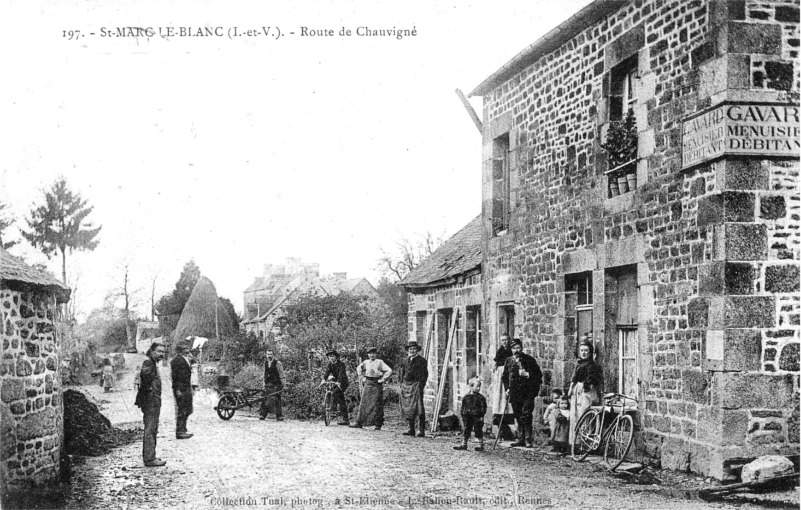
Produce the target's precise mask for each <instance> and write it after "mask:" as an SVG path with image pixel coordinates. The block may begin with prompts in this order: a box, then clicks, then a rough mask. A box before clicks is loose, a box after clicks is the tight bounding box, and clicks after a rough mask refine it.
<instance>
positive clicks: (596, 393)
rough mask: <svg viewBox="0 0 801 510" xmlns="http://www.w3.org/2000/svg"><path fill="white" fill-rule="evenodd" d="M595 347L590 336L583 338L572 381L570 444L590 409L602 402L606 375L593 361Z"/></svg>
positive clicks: (569, 392) (570, 394) (569, 393)
mask: <svg viewBox="0 0 801 510" xmlns="http://www.w3.org/2000/svg"><path fill="white" fill-rule="evenodd" d="M594 351H595V349H594V347H593V345H592V340H591V339H590V337H589V335H586V336H584V337H583V338H582V340H581V344H580V345H579V360H578V365H576V370H575V371H574V372H573V379H572V380H571V381H570V391H568V393H567V395H568V396H569V397H570V444H571V445H572V444H573V441H574V439H575V437H576V424H577V423H578V421H579V419H580V418H581V416H582V415H583V414H584V413H585V412H586V411H587V409H589V408H590V406H593V405H597V404H599V403H600V402H601V392H602V391H603V386H604V375H603V371H602V370H601V367H600V366H599V365H598V364H597V363H596V362H595V360H594V359H593V354H594Z"/></svg>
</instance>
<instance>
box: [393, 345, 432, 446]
mask: <svg viewBox="0 0 801 510" xmlns="http://www.w3.org/2000/svg"><path fill="white" fill-rule="evenodd" d="M406 353H407V355H408V357H407V358H406V360H404V362H403V366H402V367H401V395H400V397H401V398H400V400H401V414H402V415H403V417H404V418H405V419H406V421H407V422H408V423H409V430H408V431H407V432H404V433H403V435H404V436H414V426H415V422H416V421H418V420H419V422H420V432H419V433H418V434H417V437H425V436H426V409H425V407H424V406H423V390H425V387H426V381H428V361H427V360H426V359H425V358H424V357H422V356H420V346H419V345H418V344H417V342H414V341H412V342H409V343H408V345H406Z"/></svg>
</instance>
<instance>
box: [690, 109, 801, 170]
mask: <svg viewBox="0 0 801 510" xmlns="http://www.w3.org/2000/svg"><path fill="white" fill-rule="evenodd" d="M799 133H801V129H800V128H799V111H798V106H793V105H775V104H724V105H721V106H718V107H716V108H713V109H712V110H709V111H708V112H705V113H703V114H701V115H698V116H697V117H693V118H692V119H689V120H687V121H685V122H684V124H683V126H682V142H681V168H682V169H685V168H689V167H691V166H693V165H697V164H698V163H702V162H704V161H708V160H710V159H714V158H717V157H720V156H723V155H726V154H735V155H756V156H791V157H792V156H795V157H798V156H799V152H801V141H799Z"/></svg>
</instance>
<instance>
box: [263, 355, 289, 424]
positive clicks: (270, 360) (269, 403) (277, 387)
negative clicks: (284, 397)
mask: <svg viewBox="0 0 801 510" xmlns="http://www.w3.org/2000/svg"><path fill="white" fill-rule="evenodd" d="M266 356H267V359H265V360H264V392H265V395H266V396H265V398H264V400H262V401H261V410H260V413H259V414H260V416H259V419H260V420H264V419H266V418H267V409H268V408H269V407H272V408H274V409H275V419H276V421H284V412H283V410H282V409H281V392H282V391H284V387H285V386H286V377H285V376H284V366H283V365H282V364H281V362H280V361H278V360H277V359H275V354H274V353H273V350H272V349H267V352H266Z"/></svg>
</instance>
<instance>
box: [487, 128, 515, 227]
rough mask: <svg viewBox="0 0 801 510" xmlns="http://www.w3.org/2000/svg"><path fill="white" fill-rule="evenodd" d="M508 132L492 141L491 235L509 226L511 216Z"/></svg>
mask: <svg viewBox="0 0 801 510" xmlns="http://www.w3.org/2000/svg"><path fill="white" fill-rule="evenodd" d="M509 173H510V157H509V133H505V134H503V135H501V136H499V137H498V138H496V139H494V140H493V141H492V235H495V236H496V235H498V234H500V233H501V232H505V231H506V230H507V229H508V228H509V221H510V218H511V196H512V195H511V183H510V175H509Z"/></svg>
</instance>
